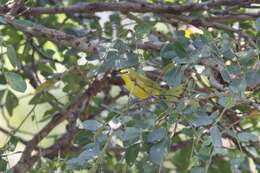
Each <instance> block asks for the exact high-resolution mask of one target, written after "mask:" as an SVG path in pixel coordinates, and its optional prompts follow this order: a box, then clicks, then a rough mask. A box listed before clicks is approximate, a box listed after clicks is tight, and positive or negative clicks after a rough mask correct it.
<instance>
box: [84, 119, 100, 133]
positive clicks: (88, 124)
mask: <svg viewBox="0 0 260 173" xmlns="http://www.w3.org/2000/svg"><path fill="white" fill-rule="evenodd" d="M82 125H83V128H84V129H86V130H90V131H96V130H97V129H99V128H101V127H102V126H103V125H102V124H101V123H100V122H98V121H96V120H86V121H84V122H83V123H82Z"/></svg>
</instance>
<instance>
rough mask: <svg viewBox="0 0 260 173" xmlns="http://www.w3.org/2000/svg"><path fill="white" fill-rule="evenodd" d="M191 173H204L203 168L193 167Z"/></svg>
mask: <svg viewBox="0 0 260 173" xmlns="http://www.w3.org/2000/svg"><path fill="white" fill-rule="evenodd" d="M190 172H191V173H204V168H201V167H194V168H192V169H191V171H190Z"/></svg>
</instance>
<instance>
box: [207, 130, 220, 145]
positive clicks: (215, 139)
mask: <svg viewBox="0 0 260 173" xmlns="http://www.w3.org/2000/svg"><path fill="white" fill-rule="evenodd" d="M209 132H210V136H211V141H212V144H213V146H214V147H222V140H221V133H220V131H219V129H218V128H217V127H212V128H210V130H209Z"/></svg>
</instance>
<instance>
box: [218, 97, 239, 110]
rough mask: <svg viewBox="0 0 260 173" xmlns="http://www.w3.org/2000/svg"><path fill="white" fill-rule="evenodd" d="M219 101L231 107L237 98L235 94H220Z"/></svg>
mask: <svg viewBox="0 0 260 173" xmlns="http://www.w3.org/2000/svg"><path fill="white" fill-rule="evenodd" d="M218 103H219V104H220V105H221V106H223V107H225V108H228V109H229V108H231V107H233V106H234V105H235V98H234V96H233V95H227V96H220V98H219V100H218Z"/></svg>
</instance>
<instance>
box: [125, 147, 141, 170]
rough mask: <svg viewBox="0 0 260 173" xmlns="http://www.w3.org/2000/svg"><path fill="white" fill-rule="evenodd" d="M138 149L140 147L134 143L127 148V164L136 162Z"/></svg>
mask: <svg viewBox="0 0 260 173" xmlns="http://www.w3.org/2000/svg"><path fill="white" fill-rule="evenodd" d="M139 149H140V144H134V145H131V146H130V147H128V148H127V150H126V153H125V159H126V163H127V164H128V165H130V166H132V165H133V164H134V163H135V162H136V158H137V155H138V153H139Z"/></svg>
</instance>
